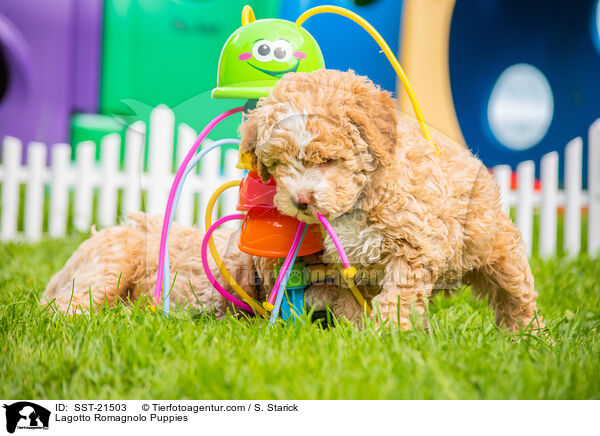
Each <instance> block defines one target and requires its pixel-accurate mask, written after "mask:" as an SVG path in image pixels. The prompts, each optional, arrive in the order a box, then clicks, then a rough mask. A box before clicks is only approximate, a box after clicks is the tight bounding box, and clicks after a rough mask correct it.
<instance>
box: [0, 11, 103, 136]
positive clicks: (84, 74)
mask: <svg viewBox="0 0 600 436" xmlns="http://www.w3.org/2000/svg"><path fill="white" fill-rule="evenodd" d="M33 11H35V13H32V12H33ZM101 32H102V0H53V1H39V0H2V1H1V2H0V88H3V89H0V138H2V137H3V136H4V135H12V136H16V137H17V138H19V139H21V140H22V141H23V143H24V144H26V143H28V142H29V141H41V142H44V143H46V144H48V145H50V146H51V145H52V144H53V143H57V142H68V140H69V136H70V132H69V126H70V118H71V114H72V113H73V112H75V111H77V112H97V111H98V84H99V71H100V50H101Z"/></svg>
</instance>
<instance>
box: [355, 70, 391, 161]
mask: <svg viewBox="0 0 600 436" xmlns="http://www.w3.org/2000/svg"><path fill="white" fill-rule="evenodd" d="M396 110H397V109H396V104H395V102H394V99H393V98H392V96H391V95H390V94H389V93H388V92H387V91H382V90H381V89H380V88H379V87H378V86H375V85H373V83H372V82H370V81H369V82H363V83H361V84H360V86H356V87H355V88H354V96H353V99H352V101H351V103H350V104H348V105H347V109H346V115H347V117H348V119H349V121H350V123H352V124H353V125H354V126H355V127H356V128H357V129H358V131H359V133H360V136H361V138H362V139H363V140H364V141H365V142H366V143H367V146H368V150H369V153H370V154H371V155H372V156H373V157H374V158H375V161H376V162H377V163H378V164H384V165H385V164H386V163H387V162H390V161H391V160H392V156H393V153H394V148H395V147H396V144H397V141H398V130H397V129H398V115H397V113H396Z"/></svg>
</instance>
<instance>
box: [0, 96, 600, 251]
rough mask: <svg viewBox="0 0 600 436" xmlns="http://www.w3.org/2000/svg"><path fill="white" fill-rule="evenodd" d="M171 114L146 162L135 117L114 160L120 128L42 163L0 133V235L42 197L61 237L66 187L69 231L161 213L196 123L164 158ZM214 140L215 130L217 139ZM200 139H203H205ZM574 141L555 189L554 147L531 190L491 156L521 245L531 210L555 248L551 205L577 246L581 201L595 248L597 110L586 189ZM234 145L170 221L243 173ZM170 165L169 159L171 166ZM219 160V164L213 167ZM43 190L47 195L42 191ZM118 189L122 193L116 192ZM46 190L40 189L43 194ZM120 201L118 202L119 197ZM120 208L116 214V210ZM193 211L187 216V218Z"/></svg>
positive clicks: (599, 194)
mask: <svg viewBox="0 0 600 436" xmlns="http://www.w3.org/2000/svg"><path fill="white" fill-rule="evenodd" d="M174 129H175V119H174V115H173V113H172V112H171V111H170V110H169V109H168V108H167V107H166V106H158V107H157V108H156V109H154V111H153V112H152V114H151V116H150V123H149V140H148V147H149V150H148V169H147V171H146V170H144V168H143V162H144V150H143V148H144V143H145V131H146V125H145V123H143V122H142V121H138V122H136V123H134V124H132V125H131V126H129V128H128V129H127V132H126V134H125V159H124V165H123V168H120V163H119V153H120V146H121V144H120V137H119V135H117V134H113V135H108V136H106V137H105V138H104V139H103V140H102V143H101V150H100V152H101V157H100V161H99V162H98V163H97V162H96V161H95V152H96V149H95V144H94V143H93V142H83V143H80V144H77V147H76V156H75V161H74V162H72V161H71V147H70V145H68V144H55V145H54V146H53V147H52V152H51V156H50V166H49V167H47V166H46V164H45V163H46V150H47V147H46V145H44V144H41V143H31V144H29V147H28V151H27V153H28V156H27V164H26V165H25V166H23V165H21V150H22V144H21V142H20V141H19V140H18V139H16V138H12V137H6V138H4V144H3V162H2V164H1V165H0V183H1V184H2V191H1V192H2V211H1V213H0V220H1V222H0V239H2V240H13V239H19V238H22V239H26V240H39V239H40V238H41V237H42V235H43V233H44V229H43V221H44V213H45V212H44V210H45V209H44V203H45V201H49V204H48V205H47V206H48V208H47V210H48V215H47V217H48V228H47V231H48V234H49V235H50V236H51V237H61V236H64V235H65V233H66V228H67V219H68V208H69V198H70V197H69V192H74V198H73V204H72V205H71V206H72V208H73V224H74V227H75V228H76V229H77V230H80V231H88V230H89V229H90V227H91V224H92V223H93V222H97V223H98V225H99V226H101V227H108V226H111V225H114V224H115V223H117V222H119V221H120V220H122V219H123V218H124V217H125V216H127V214H129V213H130V212H134V211H137V210H140V209H142V193H144V197H145V200H146V201H145V207H144V208H143V209H145V210H146V211H147V212H149V213H151V214H163V213H164V207H165V204H166V200H167V197H168V193H169V189H170V187H171V184H172V182H173V178H174V171H173V169H176V168H178V167H179V163H181V162H182V160H183V158H184V156H185V154H186V153H187V152H188V150H189V148H190V146H191V145H192V143H193V141H194V139H195V138H196V135H197V134H196V132H195V131H194V130H193V129H192V128H191V127H190V126H188V125H186V124H179V125H178V127H177V129H178V130H177V138H178V139H177V156H176V162H175V163H174V162H173V159H172V156H173V146H174V141H173V138H174V131H175V130H174ZM217 139H220V138H217ZM207 142H208V141H207ZM582 156H583V141H582V139H581V138H576V139H573V140H572V141H571V142H569V143H568V144H567V146H566V149H565V165H564V168H565V174H564V177H563V179H562V180H563V181H564V189H563V190H559V185H558V180H559V165H558V153H556V152H551V153H548V154H546V155H545V156H544V157H543V158H542V160H541V168H540V174H541V175H540V178H541V186H542V189H541V192H536V191H535V190H534V180H535V164H534V163H533V162H532V161H526V162H522V163H521V164H519V165H518V166H517V177H518V187H517V189H516V190H512V189H511V183H510V182H511V172H512V170H511V168H510V167H509V166H506V165H499V166H496V167H494V168H493V171H494V176H495V178H496V180H497V182H498V185H499V187H500V192H501V195H502V201H503V208H504V211H505V213H507V214H508V213H509V212H510V210H511V208H515V210H516V224H517V226H518V227H519V228H520V229H521V232H522V234H523V238H524V240H525V242H526V244H527V247H528V251H529V254H531V253H532V250H533V240H534V238H533V236H534V235H533V229H534V226H533V220H534V216H535V215H539V219H540V226H539V238H538V240H539V253H540V255H542V256H551V255H554V254H556V253H557V252H558V248H559V247H558V246H557V241H558V238H557V236H558V226H557V218H558V215H559V213H564V226H563V228H564V236H563V243H564V247H563V248H564V250H565V251H566V252H567V253H570V254H577V253H579V252H580V250H581V235H582V219H581V213H582V208H585V210H587V213H588V219H587V222H588V233H587V246H588V251H589V252H591V253H597V252H598V250H599V249H600V119H599V120H596V122H595V123H593V124H592V126H591V127H590V129H589V135H588V183H587V186H588V190H587V191H584V190H582V161H583V160H582ZM236 161H237V153H236V151H235V150H229V151H227V152H226V154H225V162H221V160H220V152H219V151H217V150H215V151H213V152H211V153H209V154H208V155H207V156H206V157H205V158H204V160H203V161H202V164H201V169H200V171H196V172H194V173H190V175H189V176H188V179H187V181H186V183H185V185H184V189H183V191H182V193H181V199H180V202H179V207H178V209H177V214H176V220H177V221H178V222H180V223H181V224H184V225H200V226H202V225H203V216H204V213H203V211H204V210H205V209H206V204H207V202H208V199H209V198H210V195H211V194H212V193H213V192H214V190H215V189H216V188H217V187H218V186H220V185H221V184H222V183H225V182H226V181H229V180H235V179H240V178H241V177H242V172H241V171H239V170H237V169H236V168H235V164H236ZM174 164H175V165H174ZM221 167H224V173H223V174H222V173H221ZM21 185H24V186H25V204H24V211H23V213H24V229H23V231H19V230H18V228H17V223H18V215H19V208H20V204H19V203H20V197H21V196H20V187H21ZM47 190H49V196H46V195H45V191H47ZM119 191H122V195H121V196H119V195H118V193H119ZM95 192H98V196H97V207H96V208H95V209H96V210H97V216H95V217H94V216H92V212H93V210H94V207H93V203H94V196H95ZM46 197H48V198H46ZM236 201H237V194H236V192H235V190H233V189H231V190H228V191H227V192H226V193H225V194H224V195H223V200H222V202H221V209H222V213H223V214H227V213H233V212H234V211H235V206H236ZM119 202H120V203H121V204H119ZM119 206H120V209H121V214H120V215H121V216H117V210H118V209H119ZM194 217H196V219H194Z"/></svg>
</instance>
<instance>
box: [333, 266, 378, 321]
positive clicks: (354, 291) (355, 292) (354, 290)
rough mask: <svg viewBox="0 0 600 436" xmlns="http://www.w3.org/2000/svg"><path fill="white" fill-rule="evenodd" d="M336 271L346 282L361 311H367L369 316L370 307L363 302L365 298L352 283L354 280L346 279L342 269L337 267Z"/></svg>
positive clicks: (365, 301)
mask: <svg viewBox="0 0 600 436" xmlns="http://www.w3.org/2000/svg"><path fill="white" fill-rule="evenodd" d="M338 270H339V271H340V275H341V276H342V277H343V278H344V280H345V281H346V284H347V285H348V287H349V288H350V291H351V292H352V295H354V298H356V301H357V302H358V304H359V305H360V307H362V309H363V310H366V311H367V315H370V314H371V306H370V305H369V303H367V300H365V297H363V295H362V294H361V293H360V291H359V290H358V287H357V286H356V283H355V282H354V278H350V277H347V276H346V274H344V271H343V270H342V267H341V266H339V265H338Z"/></svg>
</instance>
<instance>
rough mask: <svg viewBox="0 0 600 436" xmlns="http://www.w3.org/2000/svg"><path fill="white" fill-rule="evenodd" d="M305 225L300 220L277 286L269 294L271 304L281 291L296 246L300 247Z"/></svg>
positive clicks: (278, 277)
mask: <svg viewBox="0 0 600 436" xmlns="http://www.w3.org/2000/svg"><path fill="white" fill-rule="evenodd" d="M304 227H306V223H305V222H303V221H300V224H298V229H297V230H296V234H295V235H294V240H293V241H292V246H291V247H290V251H289V253H288V255H287V256H286V257H285V260H284V261H283V265H282V266H281V269H280V270H279V274H278V275H277V280H276V281H275V286H273V290H272V291H271V295H269V299H268V300H267V302H268V303H269V304H273V303H274V302H275V297H277V293H278V292H279V287H280V286H281V281H282V280H283V277H284V276H285V272H286V271H287V270H288V268H289V267H290V264H291V263H292V259H293V258H294V253H295V252H296V248H297V247H298V244H299V243H300V239H301V238H302V232H303V231H304Z"/></svg>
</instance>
